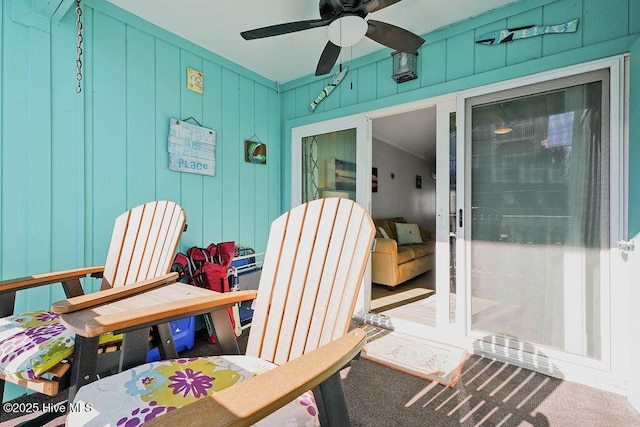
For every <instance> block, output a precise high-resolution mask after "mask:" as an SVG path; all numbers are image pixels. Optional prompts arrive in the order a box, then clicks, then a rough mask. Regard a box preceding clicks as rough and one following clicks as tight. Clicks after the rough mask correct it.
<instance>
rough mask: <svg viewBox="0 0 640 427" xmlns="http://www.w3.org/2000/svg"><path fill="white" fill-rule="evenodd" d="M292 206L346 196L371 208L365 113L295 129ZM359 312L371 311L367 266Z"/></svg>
mask: <svg viewBox="0 0 640 427" xmlns="http://www.w3.org/2000/svg"><path fill="white" fill-rule="evenodd" d="M291 147H292V148H291V165H292V170H291V205H292V206H297V205H299V204H301V203H305V202H309V201H311V200H315V199H319V198H326V197H345V198H348V199H351V200H354V201H356V202H357V203H358V204H359V205H361V206H363V207H364V208H365V209H367V210H368V211H371V185H372V179H371V120H370V119H369V118H367V117H366V116H363V115H357V116H349V117H343V118H339V119H334V120H329V121H325V122H320V123H312V124H309V125H304V126H299V127H295V128H293V129H292V131H291ZM363 283H364V286H362V287H361V292H360V295H359V297H358V302H357V303H356V312H358V311H361V312H363V313H367V312H368V311H369V305H370V300H371V269H370V266H368V267H367V270H366V271H365V277H364V279H363Z"/></svg>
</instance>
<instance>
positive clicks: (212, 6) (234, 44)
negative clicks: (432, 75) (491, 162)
mask: <svg viewBox="0 0 640 427" xmlns="http://www.w3.org/2000/svg"><path fill="white" fill-rule="evenodd" d="M109 1H110V2H111V3H113V4H115V5H117V6H119V7H121V8H122V9H125V10H127V11H129V12H131V13H133V14H135V15H137V16H139V17H141V18H143V19H145V20H147V21H149V22H152V23H154V24H156V25H158V26H160V27H162V28H164V29H166V30H168V31H170V32H172V33H174V34H177V35H178V36H180V37H182V38H184V39H187V40H189V41H191V42H193V43H195V44H197V45H200V46H202V47H203V48H205V49H207V50H209V51H211V52H214V53H216V54H218V55H220V56H222V57H224V58H226V59H228V60H230V61H233V62H235V63H237V64H239V65H242V66H243V67H245V68H248V69H250V70H252V71H255V72H256V73H258V74H260V75H262V76H264V77H266V78H267V79H269V80H273V81H278V82H288V81H291V80H294V79H296V78H299V77H303V76H307V75H312V74H314V73H315V69H316V65H317V62H318V59H319V58H320V54H321V53H322V50H323V49H324V46H325V44H326V42H327V40H328V39H327V35H326V28H324V27H322V28H315V29H311V30H305V31H299V32H295V33H291V34H285V35H281V36H275V37H268V38H264V39H258V40H250V41H247V40H244V39H243V38H242V37H241V36H240V32H242V31H246V30H251V29H254V28H259V27H265V26H268V25H275V24H282V23H286V22H292V21H302V20H307V19H317V18H319V17H320V13H319V2H318V0H268V1H265V0H253V1H248V0H235V1H221V0H109ZM512 2H514V0H402V1H400V2H398V3H396V4H394V5H392V6H389V7H387V8H385V9H383V10H380V11H378V12H374V13H371V14H370V15H369V16H367V18H371V19H376V20H378V21H384V22H388V23H390V24H393V25H396V26H399V27H402V28H405V29H407V30H409V31H411V32H413V33H415V34H418V35H420V36H423V35H425V34H427V33H429V32H432V31H434V30H436V29H438V28H441V27H444V26H447V25H449V24H452V23H455V22H459V21H462V20H465V19H467V18H470V17H472V16H476V15H479V14H481V13H483V12H486V11H488V10H492V9H495V8H498V7H502V6H504V5H506V4H508V3H512ZM381 49H387V50H389V52H391V49H388V48H386V47H384V46H382V45H380V44H378V43H376V42H374V41H372V40H369V39H367V38H365V39H363V40H362V41H361V42H359V43H357V44H356V45H355V46H353V47H352V48H345V49H343V50H342V58H341V60H342V61H343V63H348V61H349V60H350V59H355V58H358V57H360V56H364V55H366V54H369V53H371V52H375V51H378V50H381ZM373 136H374V137H375V138H377V139H380V140H381V141H383V142H386V143H388V144H390V145H393V146H395V147H397V148H401V149H403V150H404V151H407V152H409V153H411V154H414V155H416V156H419V157H422V158H425V159H428V160H434V159H435V109H427V110H420V111H416V112H412V113H403V114H400V115H397V116H391V117H386V118H380V119H376V120H374V121H373Z"/></svg>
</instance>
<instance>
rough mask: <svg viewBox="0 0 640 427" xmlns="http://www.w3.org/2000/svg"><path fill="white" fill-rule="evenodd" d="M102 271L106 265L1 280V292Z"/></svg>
mask: <svg viewBox="0 0 640 427" xmlns="http://www.w3.org/2000/svg"><path fill="white" fill-rule="evenodd" d="M102 271H104V266H97V267H83V268H76V269H73V270H63V271H56V272H52V273H43V274H34V275H33V276H25V277H19V278H15V279H9V280H2V281H0V293H5V292H15V291H19V290H22V289H29V288H33V287H36V286H42V285H48V284H51V283H59V282H60V283H62V282H66V281H70V280H74V279H80V278H82V277H84V276H87V275H89V274H95V273H101V272H102Z"/></svg>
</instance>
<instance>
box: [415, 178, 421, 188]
mask: <svg viewBox="0 0 640 427" xmlns="http://www.w3.org/2000/svg"><path fill="white" fill-rule="evenodd" d="M416 188H422V175H416Z"/></svg>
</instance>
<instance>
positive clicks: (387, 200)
mask: <svg viewBox="0 0 640 427" xmlns="http://www.w3.org/2000/svg"><path fill="white" fill-rule="evenodd" d="M432 143H434V144H435V141H434V142H432ZM372 165H373V167H374V168H376V167H377V168H378V191H377V192H376V193H372V194H371V214H372V216H373V218H390V217H399V216H401V217H404V218H405V219H406V220H407V222H410V223H416V224H420V225H423V226H425V227H427V228H429V229H430V230H433V231H435V223H436V222H435V218H436V182H435V180H434V179H433V178H432V177H431V174H432V173H434V172H435V164H433V162H429V161H427V160H424V159H421V158H420V157H417V156H414V155H412V154H410V153H407V152H406V151H403V150H400V149H399V148H396V147H394V146H392V145H390V144H387V143H385V142H382V141H380V140H378V139H376V138H374V139H373V163H372ZM391 174H393V175H394V177H393V178H392V177H391ZM416 175H419V176H421V178H422V188H420V189H419V188H416Z"/></svg>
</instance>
